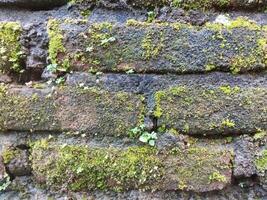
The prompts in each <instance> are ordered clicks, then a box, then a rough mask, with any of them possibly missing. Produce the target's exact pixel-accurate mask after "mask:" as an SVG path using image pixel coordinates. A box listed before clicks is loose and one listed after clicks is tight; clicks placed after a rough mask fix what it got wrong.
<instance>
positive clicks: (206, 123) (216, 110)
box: [154, 84, 267, 135]
mask: <svg viewBox="0 0 267 200" xmlns="http://www.w3.org/2000/svg"><path fill="white" fill-rule="evenodd" d="M154 97H155V104H156V106H155V110H154V115H155V116H156V117H157V118H158V125H159V126H160V127H161V128H160V129H171V128H174V129H176V130H177V131H179V132H183V133H188V134H201V135H208V134H235V133H242V134H245V133H255V132H257V130H258V129H263V130H265V129H266V128H267V115H266V114H267V90H266V87H265V86H259V87H254V86H252V87H249V86H247V85H244V86H241V87H239V86H230V85H227V84H222V85H221V86H212V85H210V86H207V85H206V86H201V85H199V86H197V85H194V86H187V85H177V86H173V87H170V88H169V89H166V90H163V91H158V92H156V93H155V96H154Z"/></svg>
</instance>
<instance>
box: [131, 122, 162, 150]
mask: <svg viewBox="0 0 267 200" xmlns="http://www.w3.org/2000/svg"><path fill="white" fill-rule="evenodd" d="M129 136H130V137H131V138H139V141H140V142H143V143H146V144H148V145H150V146H155V143H156V140H157V139H158V137H157V133H156V132H154V131H153V132H152V133H149V132H148V131H146V130H145V126H144V125H140V126H139V127H135V128H133V129H131V131H130V133H129Z"/></svg>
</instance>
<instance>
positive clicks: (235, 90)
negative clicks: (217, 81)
mask: <svg viewBox="0 0 267 200" xmlns="http://www.w3.org/2000/svg"><path fill="white" fill-rule="evenodd" d="M220 90H221V91H222V92H223V93H224V94H226V95H232V94H237V93H239V92H240V88H239V87H238V86H235V87H231V86H229V85H223V86H221V87H220Z"/></svg>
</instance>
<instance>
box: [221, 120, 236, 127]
mask: <svg viewBox="0 0 267 200" xmlns="http://www.w3.org/2000/svg"><path fill="white" fill-rule="evenodd" d="M222 126H223V127H228V128H233V127H235V122H234V121H232V120H230V119H225V120H223V121H222Z"/></svg>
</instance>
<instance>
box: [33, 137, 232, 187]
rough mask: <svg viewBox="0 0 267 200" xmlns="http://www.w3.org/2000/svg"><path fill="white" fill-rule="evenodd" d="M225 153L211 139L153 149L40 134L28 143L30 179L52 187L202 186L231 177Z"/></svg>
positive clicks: (223, 183)
mask: <svg viewBox="0 0 267 200" xmlns="http://www.w3.org/2000/svg"><path fill="white" fill-rule="evenodd" d="M208 147H209V148H208ZM211 149H212V151H211ZM231 157H232V155H231V152H230V150H229V149H228V150H226V149H224V148H220V149H216V147H215V146H213V147H212V145H211V146H207V147H201V146H197V145H194V146H192V147H190V148H188V149H180V148H179V147H174V148H172V149H170V150H166V151H162V152H157V150H156V149H155V148H151V147H129V148H126V149H118V148H95V147H88V146H87V147H85V146H74V145H63V146H60V145H58V144H55V143H53V142H48V141H47V140H41V141H37V142H35V144H34V145H33V148H32V156H31V160H32V163H33V174H34V176H35V178H36V180H37V181H38V182H39V183H43V184H45V185H46V186H47V187H50V188H53V189H56V190H58V189H61V188H62V187H64V188H65V189H68V190H72V191H82V190H97V189H100V190H115V191H125V190H131V189H138V190H164V191H165V190H185V191H195V192H206V191H213V190H219V189H223V188H224V187H226V186H227V185H228V184H229V183H230V182H231V174H232V169H231V159H232V158H231Z"/></svg>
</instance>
